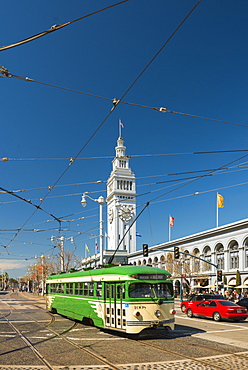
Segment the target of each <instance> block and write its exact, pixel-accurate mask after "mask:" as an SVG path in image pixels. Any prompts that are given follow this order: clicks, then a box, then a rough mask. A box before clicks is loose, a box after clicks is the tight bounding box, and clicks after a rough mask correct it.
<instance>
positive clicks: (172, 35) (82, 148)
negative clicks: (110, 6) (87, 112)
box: [1, 0, 202, 243]
mask: <svg viewBox="0 0 248 370" xmlns="http://www.w3.org/2000/svg"><path fill="white" fill-rule="evenodd" d="M126 1H127V0H126ZM201 1H202V0H198V1H197V3H196V4H195V5H194V6H193V8H192V9H191V10H190V11H189V12H188V14H187V15H186V16H185V17H184V19H183V20H182V21H181V23H180V24H179V26H178V27H176V29H175V30H174V31H173V32H172V34H171V35H170V36H169V38H167V40H166V42H165V43H164V44H163V45H162V47H161V48H160V49H159V50H158V52H157V53H156V54H155V55H154V56H153V58H152V59H151V60H150V61H149V63H148V64H147V65H146V66H145V67H144V68H143V70H142V71H141V73H140V74H139V75H138V77H137V78H136V79H135V80H134V81H133V83H132V84H131V85H130V86H129V87H128V89H126V90H125V92H124V93H123V95H122V97H121V98H120V99H119V100H118V101H116V102H115V104H114V106H113V107H112V109H111V110H110V112H109V113H108V114H107V115H106V116H105V118H104V119H103V121H102V122H101V123H100V124H99V125H98V127H97V128H96V129H95V130H94V132H93V133H92V134H91V135H90V137H89V138H88V139H87V140H86V142H85V144H84V145H83V146H82V147H81V149H80V150H79V152H78V153H77V155H76V156H75V157H73V158H71V160H70V163H69V165H68V166H67V167H66V168H65V170H64V171H63V172H62V173H61V175H60V176H59V177H58V178H57V180H56V181H55V183H54V184H53V186H52V188H51V189H50V190H49V191H48V192H47V193H46V195H45V196H44V197H43V198H42V200H41V201H40V205H41V204H42V203H43V202H44V200H45V199H46V198H47V196H48V194H49V193H50V192H51V191H52V189H53V188H54V186H55V185H57V183H58V182H59V181H60V180H61V178H62V177H63V176H64V175H65V173H66V172H67V171H68V169H69V168H70V166H71V165H72V164H73V163H74V162H75V160H76V159H77V158H78V157H79V155H80V154H81V153H82V151H83V150H84V149H85V148H86V147H87V145H88V144H89V143H90V142H91V140H92V139H93V137H94V136H95V135H96V134H97V133H98V131H99V130H100V129H101V127H102V126H103V125H104V123H105V122H106V121H107V120H108V118H109V117H110V115H111V114H112V113H113V112H114V110H115V109H116V107H117V106H118V103H119V102H120V101H122V100H123V98H124V97H125V96H126V95H127V94H128V92H129V91H130V90H131V89H132V87H133V86H134V85H135V84H136V83H137V82H138V80H139V79H140V78H141V76H142V75H143V74H144V72H145V71H146V70H147V69H148V68H149V66H150V65H151V64H152V63H153V62H154V60H155V59H156V58H157V56H158V55H159V54H160V53H161V52H162V50H163V49H164V48H165V46H166V45H167V44H168V43H169V41H170V40H171V39H172V38H173V37H174V36H175V34H176V33H177V32H178V31H179V29H180V28H181V27H182V25H183V24H184V23H185V22H186V20H187V19H188V18H189V16H190V15H191V14H192V13H193V11H194V10H195V9H196V8H197V6H198V5H199V4H200V3H201ZM124 2H125V1H124ZM1 73H2V74H4V75H5V76H6V77H9V72H8V71H7V70H6V71H5V73H3V71H2V70H1ZM37 210H38V207H36V210H35V211H34V212H33V213H32V214H31V215H30V216H29V217H28V219H27V220H26V221H25V222H24V224H23V225H22V227H21V228H20V230H22V229H23V228H24V226H25V225H26V224H27V223H28V221H29V220H30V219H31V218H32V217H33V216H34V214H35V213H36V212H37ZM58 222H59V225H60V220H58ZM19 232H20V231H19ZM17 235H18V234H15V235H14V237H13V238H12V239H11V240H10V243H11V242H12V241H13V240H14V239H15V238H16V237H17Z"/></svg>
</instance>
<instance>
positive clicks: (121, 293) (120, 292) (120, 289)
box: [117, 285, 125, 299]
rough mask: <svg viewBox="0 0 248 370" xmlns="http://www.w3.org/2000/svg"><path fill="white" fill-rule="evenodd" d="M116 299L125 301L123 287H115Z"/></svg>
mask: <svg viewBox="0 0 248 370" xmlns="http://www.w3.org/2000/svg"><path fill="white" fill-rule="evenodd" d="M117 299H125V286H124V285H117Z"/></svg>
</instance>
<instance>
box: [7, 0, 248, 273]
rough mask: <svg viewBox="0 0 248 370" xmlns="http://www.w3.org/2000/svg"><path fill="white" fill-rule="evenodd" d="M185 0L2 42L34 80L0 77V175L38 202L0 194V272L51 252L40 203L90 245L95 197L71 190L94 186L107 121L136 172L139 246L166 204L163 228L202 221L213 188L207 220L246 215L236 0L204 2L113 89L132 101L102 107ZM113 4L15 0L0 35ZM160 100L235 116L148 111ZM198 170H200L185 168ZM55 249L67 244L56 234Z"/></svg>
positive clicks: (53, 225)
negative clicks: (219, 205)
mask: <svg viewBox="0 0 248 370" xmlns="http://www.w3.org/2000/svg"><path fill="white" fill-rule="evenodd" d="M196 3H197V1H193V0H192V1H191V0H186V1H185V0H183V1H182V0H181V1H179V0H176V1H175V0H173V1H172V0H156V1H151V0H145V1H144V0H130V1H128V2H126V3H124V4H121V5H118V6H115V7H112V8H110V9H108V10H105V11H103V12H99V13H97V14H95V15H92V16H89V17H87V18H85V19H83V20H80V21H78V22H75V23H72V24H70V25H68V26H67V27H64V28H62V29H60V30H57V31H55V32H52V33H50V34H48V35H46V36H44V37H41V38H38V39H37V40H34V41H32V42H28V43H25V44H23V45H21V46H18V47H14V48H10V49H8V50H4V51H1V52H0V57H1V60H0V65H2V66H4V67H5V68H7V69H8V71H9V72H10V73H11V74H12V75H15V76H20V77H24V78H25V77H29V78H31V79H33V80H34V81H37V82H27V81H24V80H21V79H18V78H14V77H11V78H7V77H5V76H3V78H0V89H1V148H0V152H1V154H0V158H1V159H2V158H9V160H8V161H3V160H1V161H0V168H1V184H0V186H1V187H2V188H3V189H7V190H9V191H14V190H15V191H16V190H21V192H18V193H16V194H18V195H19V196H21V197H23V198H24V199H26V200H28V199H30V200H31V202H32V203H34V204H39V199H40V198H44V197H45V196H46V199H45V200H44V201H43V203H42V204H41V207H42V209H43V210H44V211H41V210H37V211H36V212H35V207H33V206H32V205H31V204H28V203H27V202H25V201H22V200H19V199H16V198H14V197H13V195H10V194H6V193H0V202H1V205H0V209H1V217H0V219H1V226H0V258H1V259H0V269H1V270H3V269H4V270H5V271H7V272H8V273H9V275H10V276H12V277H19V276H23V275H24V274H25V272H26V270H27V266H28V265H30V264H33V263H35V258H34V256H35V255H42V254H45V255H47V256H48V255H50V256H52V255H56V254H57V253H58V251H57V249H54V248H53V243H52V242H51V241H50V238H51V236H52V235H54V236H56V237H57V236H59V232H58V222H57V221H55V220H54V218H53V217H51V215H54V216H55V217H56V218H61V217H64V218H63V219H64V220H70V222H64V223H62V228H63V231H62V234H63V235H64V237H65V238H69V237H71V236H73V237H74V240H75V245H76V248H77V249H76V252H75V254H76V255H77V256H78V257H83V256H84V253H85V243H87V244H88V245H89V247H90V249H91V251H92V253H93V252H94V244H95V239H94V237H92V235H94V234H98V226H99V215H98V214H99V209H98V206H97V204H96V203H94V202H91V201H89V203H88V205H87V207H86V208H82V207H81V204H80V200H81V194H82V193H83V192H85V191H88V192H90V195H91V196H92V197H93V198H98V196H99V195H103V196H104V197H105V196H106V180H107V179H108V177H109V174H110V172H111V169H112V164H111V160H112V158H113V156H114V155H115V149H114V148H115V145H116V140H117V138H118V121H119V119H121V120H122V122H123V123H124V125H125V127H124V129H123V132H122V133H123V137H124V140H125V145H126V147H127V155H129V156H130V157H131V159H130V165H131V167H132V170H133V171H134V173H135V175H136V177H137V194H138V197H137V206H138V207H139V208H138V210H139V209H142V205H143V204H144V203H145V202H147V201H150V206H149V209H148V210H146V211H145V212H144V213H143V214H142V216H141V217H140V218H139V220H138V221H137V231H138V232H139V233H140V234H141V235H142V238H137V247H138V249H140V248H141V246H142V244H143V243H148V244H149V246H152V245H154V244H157V243H161V242H164V241H167V240H168V217H169V215H172V216H173V217H174V218H175V226H174V228H173V229H172V230H171V231H172V233H171V238H172V239H176V238H180V237H183V236H186V235H190V234H192V233H197V232H200V231H203V230H207V229H209V228H214V227H215V226H216V201H215V199H216V192H217V191H218V192H219V193H220V194H222V195H223V196H224V198H225V207H224V208H223V209H220V210H219V225H224V224H228V223H231V222H235V221H238V220H241V219H243V218H246V217H247V213H246V204H247V200H248V199H247V198H248V195H247V184H246V183H248V178H247V163H248V156H247V157H245V155H248V152H245V150H247V132H248V122H247V106H246V105H247V104H246V103H247V78H248V77H247V45H248V32H247V14H248V3H247V1H245V0H238V1H236V2H233V1H232V0H226V1H224V2H223V1H221V0H207V1H206V0H202V1H201V3H200V4H199V5H198V6H197V8H196V9H195V10H194V12H193V13H192V14H191V15H190V17H189V18H188V19H187V20H186V21H185V23H184V24H183V25H182V26H181V27H180V29H179V30H178V31H177V32H176V33H175V35H174V36H173V37H172V39H171V40H170V41H169V42H168V44H167V45H166V46H165V47H164V48H163V50H162V51H161V52H160V53H159V55H158V56H157V57H156V58H155V59H154V60H153V62H152V63H151V64H150V65H149V67H148V68H147V69H146V70H145V71H144V73H143V74H142V75H141V76H140V78H139V79H138V80H137V81H136V83H135V84H134V85H133V86H132V88H131V89H130V90H129V91H128V93H127V94H126V95H125V97H124V99H123V102H127V103H132V104H134V105H130V104H124V103H120V104H119V105H118V106H117V108H116V109H115V110H114V111H113V112H112V113H111V114H110V115H109V113H110V111H111V108H112V102H111V99H114V98H117V99H120V98H121V97H122V96H123V94H125V92H126V91H127V90H128V89H129V87H130V86H131V85H132V84H133V82H134V81H135V80H136V78H137V77H138V76H139V75H140V73H141V72H142V71H143V70H144V68H145V67H146V66H147V65H148V63H149V62H150V61H151V60H152V58H153V57H154V56H155V55H156V53H157V52H158V50H160V48H161V47H162V46H163V45H164V43H165V42H166V40H168V38H169V37H170V36H171V35H172V33H173V32H174V31H175V30H176V28H177V27H178V26H179V24H180V23H181V22H182V20H183V19H184V18H185V17H186V15H187V14H188V13H189V12H190V10H191V9H192V8H193V7H194V5H195V4H196ZM113 4H115V3H114V2H113V1H105V0H102V1H101V2H99V1H95V0H90V1H89V0H87V1H86V0H83V1H81V0H80V1H79V0H74V1H70V2H69V1H64V0H59V1H58V0H54V1H52V2H51V1H48V0H44V1H42V2H34V1H29V0H26V1H25V2H20V1H17V0H14V1H12V2H11V11H10V9H9V7H5V8H3V9H2V11H1V14H0V20H1V23H0V24H1V26H0V27H1V35H2V37H1V45H0V47H1V46H5V45H9V44H13V43H15V42H18V41H20V40H23V39H26V38H28V37H30V36H33V35H35V34H38V33H39V32H42V31H45V30H48V29H49V28H50V27H51V26H52V25H54V24H57V25H58V24H64V23H66V22H69V21H73V20H75V19H77V18H80V17H83V16H85V15H87V14H90V13H93V12H96V11H97V10H100V9H103V8H104V7H108V6H111V5H113ZM38 82H42V83H47V84H51V85H56V86H61V87H65V88H68V89H72V90H77V91H80V92H84V93H86V94H80V93H76V92H72V91H66V90H63V89H58V88H56V87H51V86H47V85H44V84H41V83H38ZM87 94H92V95H96V96H98V97H93V96H90V95H87ZM99 97H102V98H99ZM144 106H145V107H150V108H151V109H150V108H145V107H144ZM159 107H165V108H167V109H168V110H170V111H173V112H178V113H187V114H189V115H195V116H199V117H207V118H212V119H215V120H219V121H226V122H232V123H234V124H228V123H223V122H218V121H214V120H206V119H201V118H195V117H190V116H185V115H182V114H176V113H168V112H167V113H161V112H159V111H158V110H156V109H152V108H159ZM108 115H109V116H108ZM106 117H108V118H107V119H106ZM105 119H106V120H105ZM103 122H104V123H103ZM102 123H103V124H102ZM96 130H97V132H96V133H95V131H96ZM94 133H95V134H94ZM93 134H94V135H93ZM92 135H93V136H92ZM238 150H240V152H237V151H238ZM242 150H244V151H242ZM80 151H81V152H80ZM217 151H222V153H216V152H217ZM199 152H200V153H199ZM203 152H205V154H204V153H203ZM206 152H211V153H206ZM214 152H215V153H214ZM78 153H80V154H79V155H78ZM190 153H191V154H190ZM77 155H78V158H77V160H75V162H74V163H73V164H72V165H71V166H69V158H71V157H72V158H74V157H76V156H77ZM242 157H243V158H242ZM222 167H224V168H225V169H223V170H221V171H214V172H213V171H212V170H214V169H218V168H222ZM203 170H204V171H205V170H207V171H206V172H195V171H203ZM203 174H205V175H206V174H209V175H211V176H205V177H203V178H200V179H197V180H196V181H193V180H194V179H189V177H193V176H194V177H195V176H201V175H203ZM98 180H100V181H103V182H102V183H97V181H98ZM168 181H170V182H168ZM182 181H183V182H182ZM55 183H56V186H55V187H54V188H53V189H52V191H51V192H50V193H49V194H47V192H48V187H49V186H53V185H54V184H55ZM240 184H243V185H240ZM182 185H183V186H182ZM195 192H199V195H197V196H196V195H193V194H194V193H195ZM142 194H143V195H142ZM156 197H159V198H158V199H155V198H156ZM82 217H84V219H81V220H80V218H82ZM104 217H105V219H106V209H105V216H104ZM48 220H51V222H46V221H48ZM17 230H19V231H17ZM34 230H35V231H34ZM80 233H81V234H80ZM6 247H7V248H6ZM65 248H66V249H67V250H71V249H72V248H73V245H72V244H70V242H69V241H67V242H66V243H65Z"/></svg>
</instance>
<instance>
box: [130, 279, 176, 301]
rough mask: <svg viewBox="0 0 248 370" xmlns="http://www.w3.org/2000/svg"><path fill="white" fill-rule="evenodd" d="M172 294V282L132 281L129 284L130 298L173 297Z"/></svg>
mask: <svg viewBox="0 0 248 370" xmlns="http://www.w3.org/2000/svg"><path fill="white" fill-rule="evenodd" d="M172 296H173V288H172V284H168V283H157V284H149V283H132V284H130V285H129V297H130V298H171V297H172Z"/></svg>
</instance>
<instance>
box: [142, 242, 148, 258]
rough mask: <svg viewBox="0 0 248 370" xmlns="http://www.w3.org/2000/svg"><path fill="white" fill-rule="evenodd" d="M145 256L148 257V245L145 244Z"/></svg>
mask: <svg viewBox="0 0 248 370" xmlns="http://www.w3.org/2000/svg"><path fill="white" fill-rule="evenodd" d="M143 256H144V257H148V244H143Z"/></svg>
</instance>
